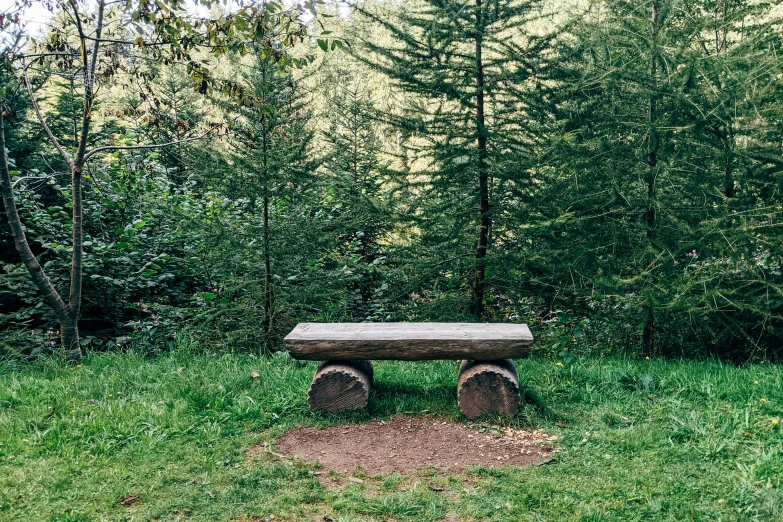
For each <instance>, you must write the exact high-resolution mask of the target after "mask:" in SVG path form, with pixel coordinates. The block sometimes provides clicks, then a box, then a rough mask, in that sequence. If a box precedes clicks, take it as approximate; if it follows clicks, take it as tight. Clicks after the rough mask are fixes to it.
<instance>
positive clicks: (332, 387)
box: [307, 360, 373, 413]
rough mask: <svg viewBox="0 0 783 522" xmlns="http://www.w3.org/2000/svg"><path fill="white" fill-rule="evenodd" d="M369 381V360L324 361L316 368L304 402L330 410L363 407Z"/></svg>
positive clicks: (369, 384) (319, 408)
mask: <svg viewBox="0 0 783 522" xmlns="http://www.w3.org/2000/svg"><path fill="white" fill-rule="evenodd" d="M372 381H373V368H372V363H371V362H370V361H363V360H356V361H324V362H322V363H321V364H320V365H319V366H318V369H316V371H315V375H314V376H313V382H312V384H310V390H309V391H308V392H307V402H308V404H309V405H310V409H311V410H313V411H316V410H325V411H328V412H329V413H337V412H338V411H340V410H346V409H354V408H365V407H367V402H368V400H369V397H370V389H371V388H372Z"/></svg>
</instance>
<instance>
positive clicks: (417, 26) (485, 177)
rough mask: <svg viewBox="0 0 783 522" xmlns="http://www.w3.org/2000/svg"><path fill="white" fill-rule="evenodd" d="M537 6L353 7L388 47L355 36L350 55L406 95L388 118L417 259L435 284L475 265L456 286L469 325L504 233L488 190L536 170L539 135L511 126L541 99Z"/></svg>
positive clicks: (529, 1)
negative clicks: (417, 235)
mask: <svg viewBox="0 0 783 522" xmlns="http://www.w3.org/2000/svg"><path fill="white" fill-rule="evenodd" d="M540 7H541V2H539V1H538V0H499V1H488V0H475V2H473V3H467V4H466V3H454V2H444V1H440V0H421V1H412V2H408V3H405V4H403V5H402V6H401V7H400V10H399V12H397V13H395V16H394V17H390V16H388V15H386V16H384V15H383V14H381V13H380V12H377V10H372V9H369V8H367V9H365V8H362V9H360V11H361V13H362V15H363V16H365V17H366V18H367V19H368V20H370V21H372V22H374V23H376V24H380V25H381V26H383V27H385V28H386V30H387V31H388V32H389V33H390V34H391V35H392V37H393V38H394V40H395V41H396V43H395V44H393V45H392V46H382V45H380V44H378V43H376V42H375V41H374V40H371V39H369V38H367V37H364V38H362V37H361V35H360V36H359V39H360V40H361V42H362V45H361V46H358V47H357V48H356V49H357V50H355V51H354V52H355V56H356V57H357V58H358V59H359V60H362V61H363V62H365V63H367V64H369V65H371V66H373V67H375V68H376V69H378V70H379V71H381V72H383V73H385V74H386V75H388V76H389V77H390V78H392V79H393V80H394V81H396V82H397V84H398V85H399V86H400V87H402V88H403V89H404V90H405V91H406V92H407V93H408V94H409V103H408V106H407V107H406V108H405V114H404V116H403V117H402V118H396V117H394V116H393V115H389V118H390V121H391V122H392V123H393V124H394V125H396V126H398V127H399V128H401V129H404V130H405V132H406V133H407V134H408V136H410V137H411V140H410V141H409V147H410V148H409V154H410V155H411V158H409V159H410V161H411V162H412V163H413V164H415V165H416V166H417V167H419V171H418V172H417V171H415V170H414V171H413V172H412V173H411V176H409V179H408V184H409V193H410V194H411V195H412V196H413V197H414V198H415V199H414V201H412V203H413V205H412V207H411V210H410V213H409V214H410V216H411V218H412V219H413V220H414V222H415V226H416V227H417V228H418V229H420V230H422V231H423V232H422V233H423V238H422V241H421V243H420V247H421V248H423V249H425V250H431V252H430V253H429V254H426V253H422V252H418V253H417V255H418V256H420V257H421V258H423V260H426V261H424V262H425V263H427V264H428V265H429V266H430V267H433V266H434V267H438V269H439V271H440V272H441V277H442V276H443V274H446V273H449V272H452V271H458V272H461V270H462V269H463V264H462V258H464V257H465V256H472V257H474V259H475V262H474V264H473V267H472V270H471V272H472V274H470V275H468V274H466V273H460V274H459V278H460V284H459V286H460V287H462V288H465V287H467V288H469V292H470V300H469V301H470V305H469V307H468V310H469V313H470V314H471V315H472V316H473V317H474V318H475V319H477V320H480V319H482V317H484V316H485V312H486V310H485V306H486V298H487V284H488V281H487V275H488V273H489V271H491V268H489V267H488V265H489V264H490V262H491V257H488V254H489V253H490V252H491V248H490V245H491V243H492V237H493V236H494V237H498V236H501V235H502V234H503V232H504V231H503V230H502V227H501V230H497V227H493V217H494V216H496V215H497V214H498V213H500V212H502V209H501V208H499V207H498V205H497V201H496V200H495V199H494V195H493V191H495V190H498V188H499V187H500V186H501V185H506V184H509V183H510V184H515V183H517V184H519V183H523V178H524V172H525V170H526V168H527V167H528V166H529V165H531V164H532V163H533V162H534V158H533V157H532V156H531V155H530V154H529V145H530V144H531V143H533V142H535V141H536V140H537V139H538V137H537V135H536V133H535V131H534V129H532V127H531V126H527V125H519V119H520V115H521V114H526V113H529V112H530V111H531V110H532V108H533V107H534V106H535V105H536V101H535V100H537V99H538V98H539V97H540V96H541V94H540V93H538V92H535V84H536V82H537V80H536V77H537V76H538V77H539V78H543V77H545V67H544V65H545V63H546V62H545V60H546V58H547V56H546V53H545V50H546V49H547V48H548V44H549V39H548V38H537V37H535V36H534V35H533V34H532V33H533V27H532V25H533V20H535V19H537V18H538V17H539V14H538V13H539V11H538V10H539V9H540ZM512 100H513V101H512ZM422 165H423V166H422ZM471 237H472V239H473V241H475V243H474V244H475V245H476V246H475V248H474V249H472V250H473V251H472V253H469V252H470V250H469V249H468V244H469V243H468V242H469V241H471ZM443 258H445V259H443ZM428 283H430V282H428ZM450 313H451V314H453V313H454V311H451V312H450Z"/></svg>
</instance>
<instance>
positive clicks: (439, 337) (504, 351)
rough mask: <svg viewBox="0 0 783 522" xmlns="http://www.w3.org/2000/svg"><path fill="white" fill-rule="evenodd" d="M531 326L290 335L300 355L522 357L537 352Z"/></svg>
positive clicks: (323, 328)
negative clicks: (532, 349) (532, 351)
mask: <svg viewBox="0 0 783 522" xmlns="http://www.w3.org/2000/svg"><path fill="white" fill-rule="evenodd" d="M532 343H533V336H532V335H531V333H530V329H528V327H527V325H525V324H508V323H300V324H298V325H297V326H296V328H294V329H293V330H292V331H291V333H290V334H288V336H286V338H285V346H286V348H287V349H288V351H289V353H290V354H291V356H293V357H294V358H295V359H303V360H310V361H326V360H347V359H366V360H383V359H390V360H402V361H423V360H436V359H457V360H459V359H472V360H483V361H487V360H495V359H518V358H521V357H526V356H527V355H528V354H529V353H530V350H531V345H532Z"/></svg>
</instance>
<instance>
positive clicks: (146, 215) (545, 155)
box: [0, 0, 783, 377]
mask: <svg viewBox="0 0 783 522" xmlns="http://www.w3.org/2000/svg"><path fill="white" fill-rule="evenodd" d="M209 4H210V5H212V4H211V2H210V3H209ZM137 7H138V6H136V4H132V5H129V6H125V7H123V8H122V9H127V10H126V11H123V12H126V14H128V13H129V16H130V18H131V19H133V20H134V23H132V24H130V25H125V26H121V24H115V23H114V20H116V19H118V18H117V17H118V16H119V15H120V14H121V12H120V11H122V9H121V10H120V11H114V8H112V9H110V10H109V11H110V12H109V11H107V15H106V16H107V17H108V18H107V20H109V21H110V25H108V26H107V27H109V29H107V31H108V32H107V33H106V35H105V36H107V37H110V38H112V39H116V40H117V41H123V39H126V40H124V41H127V42H130V43H129V44H127V45H125V46H124V47H123V45H121V44H117V45H116V46H115V47H111V46H109V47H107V48H106V51H107V54H106V55H105V56H104V55H101V56H100V57H99V58H100V59H99V64H98V71H99V74H98V76H99V77H100V82H99V83H100V90H99V93H100V96H99V97H98V98H97V99H96V100H95V102H94V104H93V105H92V112H91V118H92V119H91V125H92V129H93V133H92V134H91V135H90V137H89V140H88V144H89V145H90V146H93V145H99V144H103V145H108V144H111V145H115V146H133V145H137V144H143V143H162V142H176V144H175V145H173V146H167V147H162V148H160V149H156V150H154V151H151V150H137V151H118V152H117V153H115V154H110V155H109V154H107V153H103V154H101V155H96V156H93V158H92V161H91V162H90V169H89V171H87V172H85V175H86V179H85V186H86V194H85V216H84V219H85V233H86V237H85V240H86V241H87V243H88V244H87V246H86V249H85V260H84V269H85V274H86V275H85V284H84V292H85V294H84V303H83V305H84V306H83V309H82V310H83V316H82V324H81V328H82V329H83V330H84V331H83V336H82V337H83V340H84V342H85V344H86V346H87V347H89V348H91V349H100V350H103V349H115V348H117V346H118V344H119V346H120V347H123V348H127V347H128V346H133V345H143V346H147V347H149V346H152V345H154V346H156V349H169V348H170V347H171V346H172V342H173V336H174V334H175V333H176V332H180V333H181V332H187V334H188V335H189V336H191V337H192V338H194V339H198V340H199V341H200V342H202V343H203V344H204V345H208V346H211V347H214V348H216V349H233V350H239V351H252V352H257V351H267V352H270V353H273V352H276V351H278V350H280V349H282V344H281V341H282V338H283V336H284V335H285V334H286V333H287V332H288V331H289V330H290V328H291V327H292V326H293V325H294V324H296V323H297V322H300V321H390V320H395V321H398V320H409V321H474V320H476V318H477V317H478V315H477V313H476V312H477V311H478V312H480V316H481V318H482V319H481V320H488V321H495V322H501V321H508V322H525V323H528V324H530V325H531V326H532V327H533V332H534V335H535V337H536V339H537V340H538V343H539V346H541V347H543V348H544V349H546V350H548V351H550V352H551V353H553V354H556V355H557V356H558V357H559V358H560V360H561V361H562V362H563V363H569V362H570V361H572V360H573V359H574V358H575V357H576V356H578V355H579V354H584V353H593V354H595V353H605V354H609V353H618V352H630V353H637V352H644V353H645V355H650V356H655V355H665V356H676V357H679V356H688V357H691V356H694V357H701V356H707V355H718V356H721V357H728V358H732V359H735V360H742V361H746V360H768V359H774V358H776V357H779V356H780V354H781V351H780V350H781V347H783V279H781V278H782V277H783V275H781V274H782V273H783V269H781V265H782V262H783V250H781V242H780V241H779V237H780V236H781V235H783V230H781V220H780V215H781V212H782V211H783V209H782V208H781V199H780V194H781V193H783V192H781V190H783V186H781V179H782V178H781V176H780V173H781V169H783V163H782V162H781V160H780V158H781V154H783V149H782V148H781V147H783V145H782V144H783V127H782V126H781V123H780V122H781V121H783V119H781V115H783V91H782V90H781V89H783V87H781V86H783V83H782V82H780V81H779V80H780V75H781V74H783V68H782V67H783V66H781V63H783V62H781V60H780V53H781V49H783V39H782V38H781V34H782V33H781V25H780V20H779V18H776V17H775V14H774V13H775V11H773V10H772V8H773V7H774V6H773V5H771V4H768V3H765V2H751V3H748V2H742V1H738V0H721V1H717V2H716V1H713V0H698V1H695V2H690V3H688V4H687V5H685V4H682V3H681V2H673V1H669V0H645V1H641V2H625V1H621V0H602V1H600V2H591V3H589V6H587V7H588V9H586V10H585V11H584V12H581V13H579V14H578V15H573V16H572V15H571V13H568V12H567V10H566V9H564V8H563V6H562V5H561V4H559V3H557V2H556V3H554V4H550V3H546V2H539V1H537V0H503V1H499V2H495V1H486V2H485V1H482V2H479V3H477V4H476V3H470V4H465V5H462V4H459V5H457V4H454V5H451V4H448V3H443V2H435V1H429V0H426V1H418V0H416V1H414V0H411V1H406V2H402V3H397V2H386V1H375V0H371V1H367V2H362V3H361V4H360V5H359V6H357V7H356V10H355V11H353V13H352V15H351V16H343V15H345V14H346V11H344V10H342V9H345V8H338V7H336V6H333V5H328V6H323V8H320V7H319V14H318V16H316V17H315V18H314V19H313V20H312V24H311V27H310V28H306V27H304V26H302V25H300V24H299V22H298V21H297V22H295V21H294V19H293V18H292V17H295V16H296V13H295V12H294V11H290V10H283V9H282V6H281V5H278V4H277V3H268V4H265V7H264V9H266V10H267V11H263V9H257V8H255V7H250V6H248V7H245V8H242V9H241V10H240V11H238V12H237V13H236V16H234V15H232V17H231V20H230V23H229V20H228V19H227V18H221V17H222V16H223V15H222V14H221V12H220V11H219V10H218V11H216V18H215V19H214V20H211V19H210V20H201V21H199V20H195V19H193V18H191V17H189V15H187V14H186V13H185V12H179V11H177V12H175V11H176V10H174V9H173V8H172V6H170V5H169V4H167V3H165V2H163V3H158V4H156V5H155V6H149V10H145V9H141V10H139V9H137ZM310 7H315V6H314V5H311V6H310ZM550 8H553V9H552V10H553V12H552V13H550V12H549V9H550ZM117 9H119V7H118V8H117ZM167 10H168V11H170V12H169V15H170V18H167V19H166V20H168V21H169V22H170V23H171V25H170V26H176V27H179V29H180V31H181V33H180V36H181V37H182V38H192V41H191V40H187V41H179V40H177V37H176V35H174V33H172V32H170V31H168V30H167V29H166V27H167V26H166V24H152V25H154V28H153V27H151V26H150V27H149V29H150V32H148V33H144V35H141V36H139V35H136V32H137V30H138V27H137V25H138V26H139V27H142V28H143V27H147V24H150V23H151V22H150V20H152V18H154V17H155V16H157V15H159V14H161V13H164V14H165V13H166V12H167ZM167 16H168V15H167ZM221 20H222V22H221ZM288 21H290V22H291V24H290V25H288ZM256 22H258V23H260V25H258V24H256ZM2 23H5V24H6V25H5V26H4V27H11V25H13V24H11V25H8V21H7V20H6V21H3V22H0V24H2ZM221 23H223V24H224V25H223V26H221V25H220V24H221ZM226 24H228V25H226ZM232 24H233V25H232ZM254 24H256V25H254ZM254 27H255V29H254ZM273 27H275V28H277V29H276V30H277V32H275V33H274V34H275V36H274V37H272V36H270V37H269V38H266V39H261V40H259V39H258V38H255V37H254V38H248V37H249V36H250V33H251V32H253V30H260V31H261V32H262V33H263V32H264V31H267V30H270V29H271V28H273ZM75 31H76V29H75V27H74V26H72V25H68V23H66V18H64V17H63V16H61V15H58V16H57V17H55V19H54V23H53V27H52V29H51V30H50V31H49V33H48V34H47V35H46V37H45V38H39V39H37V40H36V42H35V45H36V46H37V47H36V50H39V51H46V52H62V53H65V54H66V55H68V54H69V53H75V52H77V42H78V38H77V35H76V32H75ZM308 31H309V33H308ZM164 33H165V34H164ZM9 34H11V33H9ZM305 34H312V35H313V36H314V39H313V40H312V41H311V42H310V47H307V46H304V47H305V48H303V46H301V45H297V46H295V47H292V44H293V43H297V44H299V43H302V37H303V35H305ZM9 38H10V37H9ZM137 38H141V41H139V40H138V39H137ZM156 38H157V39H158V40H156ZM128 39H129V40H128ZM3 41H4V42H9V41H11V40H8V39H7V40H3ZM343 43H345V44H346V45H344V46H343ZM198 45H209V46H212V47H210V48H211V49H213V50H214V52H207V51H206V50H205V49H201V50H198V49H197V47H198ZM319 48H320V49H322V50H323V49H328V50H329V51H330V52H329V53H328V54H321V53H320V51H319V50H318V49H319ZM477 50H480V51H481V59H479V53H478V52H477ZM120 51H122V52H120ZM331 51H337V52H334V53H333V52H331ZM2 52H3V53H5V54H2V57H3V58H2V60H0V63H2V69H0V79H1V80H2V86H3V89H4V90H5V92H6V95H5V96H6V98H5V101H4V104H5V105H4V108H5V111H6V113H7V117H6V122H7V123H8V125H7V126H6V132H7V136H8V137H9V142H8V143H9V154H10V157H11V160H12V167H11V168H12V172H13V174H12V182H13V183H14V184H15V185H14V190H15V191H16V195H17V201H18V204H19V206H20V207H21V209H22V216H21V217H22V220H23V221H24V225H25V227H26V230H27V233H28V235H29V237H30V238H31V240H32V241H33V250H34V252H35V254H36V255H37V256H39V258H40V259H41V262H42V264H43V265H45V270H46V271H47V272H48V273H49V275H50V277H51V279H52V281H53V282H54V284H55V287H56V288H57V289H58V291H60V292H66V290H67V288H68V287H69V278H70V270H71V260H70V258H71V254H72V251H71V232H72V229H71V221H72V217H71V212H72V208H71V206H70V203H69V201H70V200H71V199H72V196H73V194H72V193H71V189H70V183H69V182H68V181H67V175H64V174H67V173H66V172H65V171H66V170H67V168H66V167H65V166H64V162H63V161H62V159H61V158H59V156H58V154H57V153H56V150H55V149H54V147H52V146H51V143H50V142H49V141H48V137H47V136H46V133H45V132H43V131H42V128H41V127H40V125H39V124H38V122H37V121H36V118H35V114H34V112H33V111H32V108H31V106H30V100H29V99H28V98H29V97H28V96H27V94H26V92H25V89H24V88H23V83H24V82H23V81H22V78H21V77H20V70H19V69H18V67H16V66H15V62H12V61H9V60H10V57H9V55H8V51H7V49H6V48H5V47H3V50H2ZM312 52H315V53H316V55H312ZM305 65H307V67H304V66H305ZM479 65H480V66H481V67H479ZM75 67H76V65H74V64H72V63H71V62H70V61H68V60H60V61H59V62H58V61H57V60H56V59H54V58H52V57H48V58H46V59H44V60H43V61H42V62H40V63H37V64H36V68H35V69H30V70H29V71H28V72H29V73H30V74H31V81H32V88H33V91H34V93H35V95H36V98H37V99H38V101H39V104H40V105H41V107H42V108H43V111H44V112H45V113H46V117H47V119H48V121H49V123H50V125H51V127H52V129H53V131H54V133H55V134H56V135H58V137H59V138H60V140H61V143H62V144H63V145H64V147H65V148H66V149H68V150H69V151H71V150H72V149H73V148H74V147H75V145H76V144H77V142H78V140H77V136H76V134H78V133H75V132H74V124H75V123H78V116H79V115H80V111H81V110H82V108H81V105H80V104H81V101H80V100H81V90H82V89H83V85H82V84H81V83H80V82H81V81H82V80H81V78H80V77H78V75H73V74H70V75H69V74H65V73H66V72H68V71H70V72H71V73H72V72H73V70H74V68H75ZM479 69H481V73H482V74H481V75H480V74H479ZM480 76H481V77H482V78H483V84H480V83H479V77H480ZM480 99H481V100H482V102H483V121H482V119H481V117H480V116H479V112H480V111H479V105H480V103H479V100H480ZM75 118H76V119H75ZM213 126H214V127H213ZM200 128H204V129H206V128H213V131H212V132H211V133H209V134H208V135H207V136H206V137H205V139H194V140H193V141H188V142H181V140H183V139H186V140H187V139H191V138H194V137H195V135H194V133H196V132H199V131H198V129H200ZM1 210H2V209H0V211H1ZM482 230H486V231H487V235H486V237H485V238H484V237H482V233H481V231H482ZM484 239H486V245H485V246H486V249H485V250H484V248H483V246H482V241H483V240H484ZM0 247H1V248H0V263H1V264H0V336H1V337H0V338H1V339H2V340H0V351H3V352H7V353H13V354H15V356H18V355H20V354H21V355H30V354H40V353H44V352H48V351H50V350H51V349H52V348H53V346H55V345H56V339H55V335H54V334H55V333H56V332H54V327H55V323H56V320H55V317H54V315H53V314H52V313H51V312H50V311H49V310H48V309H47V308H46V307H45V306H43V305H42V302H41V295H40V293H39V291H38V290H37V289H36V287H35V286H34V285H33V284H32V283H31V282H30V280H29V277H28V275H27V274H26V272H25V270H24V269H23V267H22V265H21V264H20V262H19V261H20V260H19V258H18V256H17V255H16V253H15V250H14V249H13V244H12V241H11V238H10V235H9V233H8V229H6V228H5V217H4V215H3V214H0ZM478 297H480V299H478ZM477 300H478V301H481V302H480V303H478V304H480V305H481V306H479V307H478V308H480V310H477ZM637 377H638V376H637Z"/></svg>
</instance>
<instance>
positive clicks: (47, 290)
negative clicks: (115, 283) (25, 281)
mask: <svg viewBox="0 0 783 522" xmlns="http://www.w3.org/2000/svg"><path fill="white" fill-rule="evenodd" d="M0 158H2V159H0V189H2V192H3V204H4V205H5V213H6V216H8V226H9V228H10V229H11V235H12V236H13V238H14V246H15V247H16V250H17V252H19V256H20V257H21V258H22V263H24V265H25V267H26V268H27V271H28V272H29V273H30V277H31V278H32V280H33V283H35V285H36V286H37V287H38V290H40V292H41V294H42V295H43V298H44V301H45V302H46V304H47V305H49V307H51V309H52V310H53V311H54V313H55V314H56V316H57V319H58V320H59V321H60V322H61V323H62V322H64V321H65V320H66V319H67V317H68V307H67V306H66V304H65V303H64V302H63V300H62V297H60V294H59V293H58V292H57V290H56V289H55V288H54V285H52V282H51V280H50V279H49V276H47V275H46V272H44V270H43V268H42V267H41V265H40V263H38V259H36V257H35V254H33V251H32V250H31V249H30V243H29V242H28V240H27V236H26V234H25V232H24V227H23V226H22V221H21V219H20V218H19V209H18V208H17V206H16V200H15V199H14V191H13V188H12V187H11V173H10V169H9V167H8V154H7V153H6V139H5V112H4V111H2V110H0Z"/></svg>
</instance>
